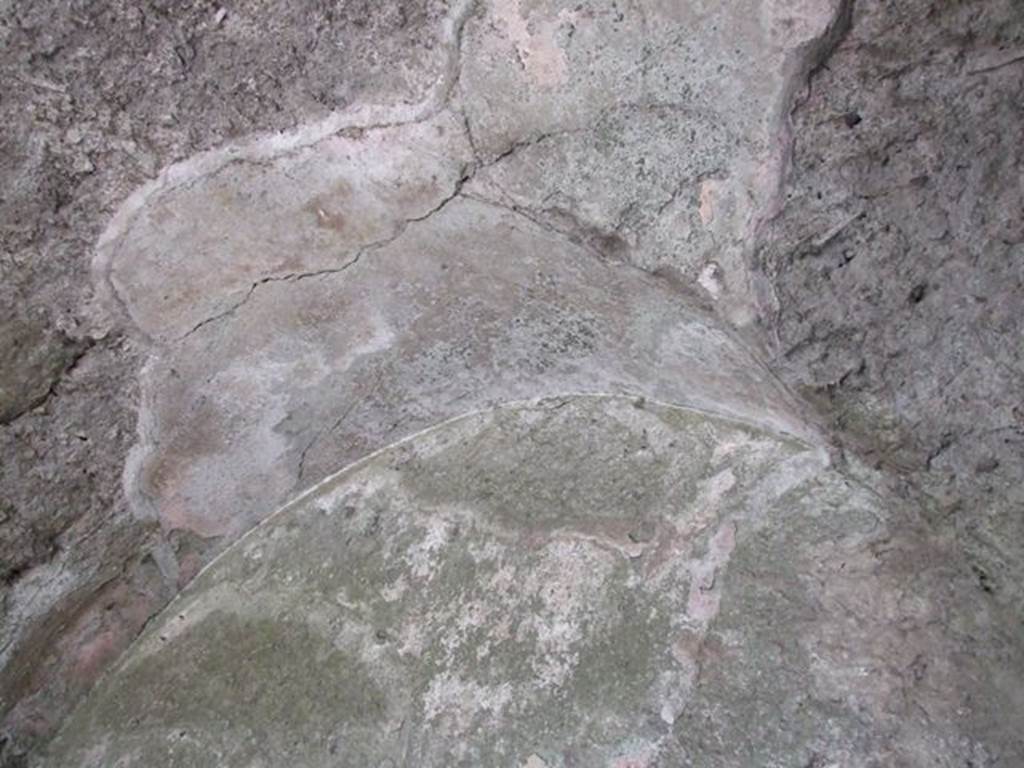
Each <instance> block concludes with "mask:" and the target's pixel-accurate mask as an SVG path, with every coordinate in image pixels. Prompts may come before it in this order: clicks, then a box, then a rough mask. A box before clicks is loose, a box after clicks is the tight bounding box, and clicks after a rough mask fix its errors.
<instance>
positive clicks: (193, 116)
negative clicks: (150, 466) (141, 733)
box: [0, 0, 450, 765]
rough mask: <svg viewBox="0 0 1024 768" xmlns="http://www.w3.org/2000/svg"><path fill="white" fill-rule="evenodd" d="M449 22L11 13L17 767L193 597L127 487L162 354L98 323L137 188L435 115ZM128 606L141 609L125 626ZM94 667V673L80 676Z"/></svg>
mask: <svg viewBox="0 0 1024 768" xmlns="http://www.w3.org/2000/svg"><path fill="white" fill-rule="evenodd" d="M448 14H449V8H448V7H447V6H446V5H444V4H431V3H423V4H416V3H408V2H402V3H362V4H356V3H346V4H344V5H339V4H336V3H329V2H317V1H316V0H311V1H310V2H296V3H291V2H290V3H268V2H246V1H243V2H232V3H230V4H226V5H224V6H221V5H218V4H216V3H213V2H208V1H207V0H197V1H195V2H192V1H186V2H178V1H176V2H173V3H167V2H145V3H138V2H134V0H132V1H131V2H127V1H125V2H121V1H115V2H108V3H103V4H100V5H96V4H91V3H86V2H78V0H43V1H42V2H33V3H29V4H25V3H6V2H4V3H0V50H2V53H0V73H2V83H3V86H2V94H0V116H2V119H3V124H4V126H5V132H4V135H3V137H2V138H0V175H2V178H3V182H4V183H3V191H2V193H0V307H3V310H2V312H0V322H2V323H3V324H4V326H3V327H4V332H3V334H2V339H0V344H2V345H3V346H2V348H0V361H3V363H2V365H0V379H2V382H3V383H2V385H0V386H2V387H3V390H4V391H3V393H2V394H0V399H2V403H3V405H2V408H3V411H4V418H3V420H2V421H5V422H6V421H7V418H8V415H10V416H11V417H12V420H11V421H10V422H9V423H4V424H0V456H2V461H0V572H2V573H3V581H2V583H0V602H2V605H3V608H2V610H0V667H2V669H3V671H2V673H0V713H2V715H0V716H2V719H3V726H2V727H0V763H6V762H8V761H10V762H12V763H13V764H15V765H16V764H18V763H19V761H20V757H19V755H20V754H21V753H22V752H23V750H24V749H25V748H26V746H27V745H30V744H32V743H34V741H35V740H36V739H37V738H39V737H40V736H43V735H45V734H47V733H49V732H51V731H52V728H53V725H54V723H56V722H58V721H59V719H60V717H61V716H62V713H63V712H65V711H66V708H67V706H68V705H70V704H71V703H73V702H74V701H75V700H76V699H77V697H78V696H79V695H80V694H81V692H82V691H83V690H86V689H87V688H88V687H89V685H91V683H92V681H93V680H94V679H95V676H96V674H98V672H99V671H101V670H102V669H103V668H104V665H105V664H106V663H109V661H110V660H111V659H113V658H116V654H117V653H118V652H119V650H120V649H121V648H123V647H124V645H125V644H126V643H127V642H128V641H129V640H130V639H131V637H133V636H134V634H135V633H137V631H138V629H139V628H140V627H141V626H142V624H143V623H144V621H145V620H146V619H147V618H148V617H149V616H151V615H152V613H153V611H155V610H157V609H158V608H159V607H160V606H161V605H162V604H164V603H165V602H166V600H167V599H168V598H169V597H170V596H171V595H172V594H173V592H174V591H175V589H176V586H175V585H174V583H173V581H172V580H170V579H169V578H167V577H166V576H164V575H163V574H161V573H160V571H159V569H158V568H157V567H156V566H155V564H154V562H153V557H152V555H151V550H152V529H153V526H152V525H150V524H148V523H143V524H140V523H139V522H138V521H137V520H136V519H135V518H134V517H133V516H132V514H131V513H130V512H129V509H128V505H127V500H126V498H125V496H124V493H123V491H122V485H121V482H120V477H121V475H122V473H123V467H124V462H125V458H126V455H127V453H128V451H129V449H130V448H131V445H132V442H133V440H134V439H135V432H136V427H135V421H136V415H135V409H136V406H137V404H138V387H137V385H136V376H137V372H138V369H139V367H140V365H141V364H142V362H143V361H144V350H140V349H139V348H138V347H137V346H136V345H135V344H134V343H133V341H132V340H131V339H128V338H125V336H124V334H123V333H122V332H121V330H120V328H118V327H117V326H114V327H111V326H110V324H109V323H106V322H97V321H96V318H95V313H93V312H91V311H90V310H89V305H90V302H91V300H92V298H93V284H92V280H91V279H90V271H91V270H90V262H91V257H92V252H93V248H94V245H95V243H96V241H97V238H98V237H99V236H100V234H101V233H102V231H103V230H104V228H105V227H106V225H107V223H108V221H109V219H110V217H111V216H112V215H113V214H114V212H115V210H116V208H117V207H118V206H119V205H120V204H121V203H122V201H123V200H125V198H126V197H127V196H128V195H129V193H130V192H131V191H132V190H134V189H136V188H137V187H139V185H141V184H143V183H144V182H147V181H148V180H149V179H151V177H153V176H154V175H155V174H157V172H158V171H159V169H160V168H161V167H163V166H165V165H167V164H170V163H173V162H176V161H180V160H183V159H185V158H187V157H189V156H191V155H193V154H194V153H196V152H202V151H204V150H208V149H211V148H213V147H219V146H222V145H223V144H224V143H225V142H231V141H235V140H238V139H241V138H243V137H248V136H249V135H250V134H251V133H252V132H253V131H266V130H278V129H288V128H293V127H294V126H296V125H297V124H299V123H302V122H304V121H306V120H310V119H314V120H318V119H322V120H329V119H330V116H331V115H333V114H335V113H336V110H337V109H339V108H345V107H351V109H353V110H356V111H358V112H359V113H360V114H364V119H366V120H369V119H371V118H372V117H373V115H374V114H375V110H376V109H377V105H386V106H388V107H389V108H390V107H391V106H392V103H393V102H398V103H400V104H401V105H404V106H403V108H404V109H406V111H407V112H408V113H409V114H410V115H414V114H416V113H417V110H418V109H420V108H421V104H420V102H421V101H428V102H429V101H430V99H431V98H432V97H433V96H434V95H435V94H434V92H435V90H436V89H437V87H438V84H439V83H440V84H442V85H443V84H444V83H445V82H446V77H447V76H448V74H449V69H448V68H449V63H450V51H449V44H448V42H447V39H446V38H445V34H446V32H445V28H444V27H445V23H446V19H447V18H448ZM399 62H400V63H401V64H400V65H397V64H398V63H399ZM69 350H70V351H73V352H74V355H75V356H76V355H78V354H80V353H82V352H84V356H83V357H81V358H80V359H79V360H78V361H77V363H76V364H74V365H72V363H74V360H75V357H74V356H72V357H71V358H70V359H69V358H68V356H67V351H69ZM9 361H14V362H13V363H11V362H9ZM40 397H42V398H43V399H42V401H40ZM26 406H27V407H28V408H29V410H27V411H26V410H25V408H26ZM154 574H155V575H154ZM112 596H117V597H119V598H124V597H126V596H127V597H129V598H130V601H133V602H134V604H135V606H136V608H135V609H134V610H132V611H128V612H127V613H124V612H122V611H120V610H108V606H109V605H110V604H111V597H112ZM80 653H85V654H86V655H88V656H89V657H90V658H91V659H93V661H91V662H90V663H88V664H86V665H85V666H84V667H83V668H82V669H81V670H79V671H75V670H76V664H77V663H78V661H77V659H78V656H79V654H80ZM15 705H18V706H17V707H16V708H15Z"/></svg>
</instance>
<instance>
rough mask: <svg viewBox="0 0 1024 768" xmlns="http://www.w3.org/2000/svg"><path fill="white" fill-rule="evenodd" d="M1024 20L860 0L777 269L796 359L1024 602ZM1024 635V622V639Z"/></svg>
mask: <svg viewBox="0 0 1024 768" xmlns="http://www.w3.org/2000/svg"><path fill="white" fill-rule="evenodd" d="M1022 57H1024V14H1022V13H1021V6H1020V3H1017V2H1013V0H1004V1H999V0H997V1H996V2H966V3H929V2H906V3H900V4H899V6H898V7H894V6H890V5H889V4H887V3H879V2H871V1H865V2H859V3H857V5H856V16H855V18H854V23H853V26H852V30H851V32H850V34H849V35H848V37H847V38H846V40H845V42H844V43H843V44H842V46H840V47H839V49H838V50H837V51H836V52H835V54H834V55H833V57H832V58H831V60H830V61H829V64H828V66H827V67H825V68H823V69H821V70H820V71H819V72H817V73H816V75H815V77H814V79H813V81H812V84H811V87H810V89H809V91H808V92H807V93H806V94H805V95H804V97H803V99H802V101H801V105H800V107H799V108H798V109H797V111H796V114H795V116H794V128H793V133H794V136H795V137H796V140H795V145H794V157H793V173H792V176H791V179H790V183H789V192H788V201H787V203H786V206H785V209H784V211H783V213H782V215H781V216H780V217H779V218H778V219H777V220H776V221H775V222H773V224H772V225H771V227H770V229H769V230H768V231H767V233H766V240H767V242H766V244H765V245H764V247H763V249H762V251H761V253H760V261H761V262H762V264H763V268H764V270H765V271H766V273H767V275H768V276H769V278H770V283H771V286H772V288H773V290H774V294H773V296H772V297H770V300H769V301H768V304H767V306H768V311H767V318H768V324H769V327H770V328H771V329H772V334H773V337H774V344H773V347H774V354H775V356H776V357H775V364H776V366H775V367H776V368H777V369H778V370H779V371H780V372H781V374H782V375H783V376H784V378H786V380H787V381H788V382H790V383H791V384H792V385H794V386H796V387H799V388H802V389H803V390H804V391H805V392H806V393H807V394H809V395H810V396H811V398H812V399H815V400H817V401H818V402H820V403H821V405H822V406H823V410H824V412H826V413H828V414H829V418H830V419H831V420H832V421H833V423H834V427H835V431H837V432H838V433H839V434H841V435H842V436H843V438H844V440H845V441H846V443H847V444H848V445H849V447H850V449H851V450H852V451H855V452H858V453H861V454H862V455H864V456H865V457H867V458H868V459H869V460H870V461H872V462H874V463H877V464H878V465H879V466H885V467H888V468H889V469H890V470H891V471H893V472H894V473H896V474H900V475H902V476H904V477H905V478H907V479H908V480H910V481H911V482H913V483H914V484H915V485H916V486H918V487H920V488H923V489H925V490H926V491H927V492H928V493H929V494H930V495H931V496H933V497H934V498H935V499H936V502H937V504H936V520H935V523H936V525H937V527H939V528H940V529H949V528H953V529H955V531H956V535H957V536H959V537H960V539H961V541H962V543H963V545H964V547H965V550H966V551H967V552H968V553H969V556H970V560H971V563H972V567H973V568H974V569H975V571H976V577H977V586H978V588H979V590H981V591H983V592H986V593H990V594H993V595H994V596H995V597H996V598H997V599H998V600H1000V601H1001V602H1003V603H1005V604H1006V605H1007V607H1008V608H1009V609H1010V610H1011V611H1012V612H1014V613H1016V615H1017V616H1020V615H1021V612H1022V610H1024V586H1022V585H1024V516H1022V515H1021V509H1022V507H1024V496H1022V489H1024V461H1022V456H1024V343H1022V339H1024V312H1022V311H1021V299H1022V297H1024V58H1022ZM1018 631H1019V630H1018Z"/></svg>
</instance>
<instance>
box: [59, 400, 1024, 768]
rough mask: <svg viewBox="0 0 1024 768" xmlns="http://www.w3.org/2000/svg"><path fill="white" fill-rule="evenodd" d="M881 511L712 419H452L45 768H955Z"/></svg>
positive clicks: (311, 506)
mask: <svg viewBox="0 0 1024 768" xmlns="http://www.w3.org/2000/svg"><path fill="white" fill-rule="evenodd" d="M886 516H887V510H886V509H885V508H884V507H883V506H882V505H881V504H880V497H879V496H878V495H877V494H876V493H874V492H872V491H870V490H869V489H867V488H865V487H863V486H859V485H858V484H856V483H851V482H850V481H848V480H847V479H845V478H843V477H842V476H841V475H840V474H838V473H836V472H835V471H833V470H831V469H829V468H828V465H827V460H826V457H825V456H824V454H823V453H822V452H821V451H820V450H817V449H812V448H809V447H808V446H806V445H803V444H801V443H799V442H798V441H794V440H788V441H787V440H780V439H779V438H777V437H775V436H773V435H771V434H769V433H765V432H763V431H760V430H757V429H754V428H751V427H748V426H744V425H741V424H737V423H735V422H730V421H728V420H724V419H721V418H717V417H710V416H708V415H707V414H704V413H699V412H695V411H691V410H686V409H679V408H672V407H667V406H663V405H660V404H656V403H652V402H650V401H645V402H640V401H637V400H635V399H629V398H607V397H572V398H555V399H550V400H546V401H541V402H539V403H535V404H526V405H520V406H513V407H507V408H502V409H498V410H496V411H488V412H484V413H479V414H475V415H471V416H467V417H461V418H459V419H456V420H455V421H452V422H448V423H446V424H445V425H443V426H440V427H437V428H434V429H432V430H429V431H427V432H425V433H421V434H419V435H417V436H415V437H414V438H412V439H410V440H407V441H404V442H401V443H399V444H398V445H396V446H393V447H391V448H389V449H387V450H386V451H383V452H380V453H377V454H374V455H373V456H371V457H370V458H368V459H365V460H363V461H361V462H359V463H357V464H356V465H355V466H353V467H352V468H350V469H348V470H345V471H343V472H342V473H340V474H339V475H337V476H335V477H333V478H331V479H330V480H329V481H327V482H325V483H323V484H321V485H320V486H318V487H317V488H316V490H314V491H313V492H311V493H309V494H307V495H305V496H304V497H303V498H301V499H300V500H299V501H297V502H296V503H294V504H291V505H289V506H288V507H287V508H285V509H284V510H283V511H282V512H280V513H279V514H277V515H275V516H274V517H272V518H271V519H269V520H268V521H267V522H266V523H265V524H264V525H262V526H260V527H259V528H258V529H256V530H255V531H253V532H252V533H251V534H250V535H248V536H246V537H245V538H243V539H242V540H241V541H239V542H238V543H236V544H235V545H234V546H232V547H231V548H230V549H229V550H228V551H227V552H225V553H224V554H223V555H222V556H221V557H220V558H219V559H218V560H216V561H215V562H214V563H213V564H212V565H211V566H210V567H209V568H208V569H206V570H205V571H204V572H203V573H202V574H201V575H200V576H199V577H197V578H196V579H195V580H194V581H193V583H192V585H191V586H190V587H189V588H188V589H187V590H186V591H185V592H184V593H183V594H182V596H181V597H180V598H179V599H178V600H176V601H175V602H174V603H173V604H172V606H170V608H169V609H168V610H167V611H166V612H165V613H164V614H162V616H161V617H160V618H159V619H158V620H157V621H155V622H154V623H153V624H151V625H150V626H149V627H147V629H146V631H145V632H144V633H143V635H142V637H141V638H140V640H139V642H138V643H137V644H136V645H135V646H134V647H133V649H132V650H131V652H130V653H129V654H128V655H127V656H126V657H125V659H124V660H123V661H122V662H121V663H120V664H119V665H118V666H117V668H116V670H115V671H114V672H113V673H112V674H111V675H110V676H109V677H107V678H106V679H105V680H104V681H103V682H102V683H101V684H100V685H99V687H98V689H97V691H96V693H95V694H94V695H93V696H92V697H91V698H90V700H89V702H88V703H87V704H86V705H85V706H84V707H82V708H81V709H80V710H79V711H78V712H77V713H76V714H75V715H74V717H73V719H72V720H71V721H70V722H69V724H68V726H67V727H66V728H65V730H64V731H63V733H62V734H61V736H60V737H59V738H58V739H57V741H56V742H55V744H54V747H53V749H52V752H51V754H50V756H49V757H48V759H46V760H44V761H43V762H42V763H41V765H54V766H56V765H62V766H63V765H69V764H74V765H79V766H82V768H91V767H93V766H95V767H96V768H98V767H99V766H106V765H113V764H117V765H121V766H125V767H126V768H127V766H154V767H155V766H201V765H209V764H210V763H211V762H215V763H216V764H217V765H223V766H236V765H237V766H250V765H254V764H255V765H277V764H281V763H282V762H285V761H298V762H300V763H301V764H303V765H309V766H320V765H322V766H328V765H329V766H365V765H382V764H384V765H413V764H415V765H467V766H469V765H512V766H527V765H531V764H532V765H545V766H552V767H553V766H559V767H562V766H570V765H588V766H627V765H632V766H637V765H638V766H655V765H701V766H709V765H711V766H719V765H721V766H727V765H728V766H731V765H782V764H797V765H807V764H814V763H815V762H817V763H818V764H821V765H874V764H883V763H884V764H891V765H894V764H901V765H909V764H913V765H925V764H928V765H954V764H957V765H963V764H965V763H964V762H962V759H964V758H966V759H967V760H970V759H971V758H972V756H973V755H974V754H975V750H976V749H977V746H976V745H975V744H973V743H972V742H971V740H970V738H969V736H968V734H967V733H966V732H965V731H966V729H965V728H963V724H962V722H960V721H959V716H961V715H962V714H963V711H962V710H960V711H959V712H958V711H957V709H956V705H957V703H960V704H962V701H961V702H956V701H950V702H946V707H945V709H944V710H942V711H937V712H933V713H931V717H929V718H927V719H924V718H921V717H920V716H919V715H917V714H912V713H909V712H907V707H906V704H905V701H903V700H902V699H903V697H904V696H905V695H906V683H905V679H904V676H903V670H916V671H915V672H914V674H919V675H920V676H922V677H923V676H924V675H925V674H927V675H928V676H929V679H930V680H932V681H935V680H936V679H937V678H942V679H943V680H944V681H949V682H959V681H960V680H961V679H963V678H964V677H965V676H964V675H963V670H958V669H955V668H953V667H952V666H951V665H950V664H949V662H948V661H946V660H945V659H940V660H939V661H938V663H937V665H935V666H930V663H929V662H924V661H922V659H923V658H924V657H923V656H922V655H921V654H922V653H929V654H930V653H931V652H934V651H935V650H936V647H938V648H939V649H942V645H943V643H944V642H948V641H946V640H945V638H944V631H945V628H941V629H939V630H931V631H921V630H920V629H919V628H918V627H919V626H920V625H927V624H928V623H930V622H932V621H934V620H936V619H937V618H939V617H938V616H937V615H936V614H935V610H936V607H935V606H933V605H931V604H930V603H929V602H928V601H927V600H926V599H924V597H923V596H921V595H917V596H912V595H910V594H908V593H907V592H906V590H905V589H904V588H903V586H902V585H900V584H899V583H898V582H895V581H894V580H893V579H892V578H891V574H889V573H887V572H886V570H885V569H884V568H879V567H878V566H879V561H878V554H877V551H878V548H880V547H881V546H882V545H884V544H885V543H886V542H888V541H889V540H890V539H891V534H890V532H889V530H888V528H887V525H886V523H885V517H886ZM868 636H869V637H870V641H869V642H866V643H865V642H863V641H864V640H865V639H866V638H867V637H868ZM854 640H856V642H852V641H854ZM928 658H929V659H930V658H931V656H930V655H929V656H928ZM912 677H913V676H911V678H912ZM966 693H967V691H964V692H963V693H962V694H961V695H964V694H966ZM1018 698H1019V696H1018ZM1015 703H1018V704H1019V703H1020V702H1015ZM780 722H781V723H785V727H782V728H780V727H777V726H773V725H772V724H773V723H775V724H778V723H780ZM951 756H956V759H957V760H961V762H956V763H954V762H952V761H951V760H950V757H951ZM531 761H532V763H531ZM906 761H910V762H906Z"/></svg>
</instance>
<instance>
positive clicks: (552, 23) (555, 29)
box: [494, 0, 576, 88]
mask: <svg viewBox="0 0 1024 768" xmlns="http://www.w3.org/2000/svg"><path fill="white" fill-rule="evenodd" d="M494 11H495V13H496V14H497V15H498V18H499V19H500V20H501V21H502V22H503V23H504V25H505V31H506V34H507V35H508V38H509V39H510V40H511V41H512V44H513V45H514V46H515V49H516V54H517V55H518V57H519V61H520V63H521V64H522V67H523V69H524V70H525V71H526V74H527V75H528V76H529V78H530V79H531V80H532V81H533V83H534V84H535V85H537V86H539V87H540V88H554V87H557V86H559V85H562V84H564V83H565V82H566V81H567V80H568V79H569V62H568V60H567V58H566V55H565V51H564V50H563V49H562V47H561V46H560V45H559V44H558V40H557V35H558V33H559V30H561V29H562V27H563V26H566V25H569V24H572V23H573V22H574V21H575V20H576V12H575V11H568V10H564V9H563V10H561V11H559V13H558V15H557V16H556V17H555V18H554V19H538V18H536V17H535V16H534V15H533V14H530V15H529V16H526V17H524V16H523V12H522V8H521V3H520V0H498V2H496V3H495V9H494Z"/></svg>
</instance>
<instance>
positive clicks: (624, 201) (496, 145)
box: [459, 0, 843, 323]
mask: <svg viewBox="0 0 1024 768" xmlns="http://www.w3.org/2000/svg"><path fill="white" fill-rule="evenodd" d="M842 8H843V3H842V2H840V1H839V0H828V1H827V2H818V3H808V2H792V1H788V2H787V1H785V0H764V1H762V0H744V2H739V3H721V2H718V0H707V1H706V2H705V1H702V0H697V1H692V2H664V1H663V0H600V1H599V2H593V3H585V4H579V3H575V2H568V0H536V1H528V0H496V1H495V2H490V3H485V4H483V6H482V9H481V12H480V13H479V14H478V15H477V16H476V17H475V18H473V19H471V20H470V22H469V23H468V25H467V28H466V33H465V40H464V43H463V70H462V77H461V79H460V83H459V84H460V92H461V95H462V100H463V103H464V105H465V111H466V116H467V121H468V125H469V128H470V129H471V132H472V134H473V137H474V146H475V147H476V148H477V149H478V151H479V152H480V153H481V155H482V156H483V158H484V159H485V160H490V159H492V158H496V157H502V156H503V155H506V154H507V153H509V152H511V155H509V156H508V157H507V158H506V159H505V160H504V161H503V162H502V163H501V164H500V165H499V166H497V167H496V168H495V170H494V171H493V172H490V173H487V174H482V175H481V176H480V177H479V178H478V179H477V180H476V182H475V186H474V188H476V187H479V188H480V189H482V190H485V191H486V193H487V194H490V195H501V196H504V197H505V198H506V199H507V200H509V201H510V202H513V203H514V204H515V205H517V206H519V207H522V208H524V209H528V210H530V211H532V212H533V213H535V214H536V215H537V216H539V217H541V218H542V219H544V220H545V221H547V222H549V223H551V224H553V225H555V226H559V227H562V228H564V229H566V230H580V229H582V230H584V231H590V230H593V231H595V232H596V233H598V235H599V238H603V243H602V244H603V245H604V246H605V247H606V248H607V250H608V251H609V252H610V253H611V254H613V255H616V256H619V257H621V258H626V259H628V260H630V261H631V262H633V263H635V264H638V265H640V266H642V267H644V268H645V269H657V268H663V269H671V270H673V271H675V272H678V273H680V276H681V277H682V279H683V280H684V281H685V282H686V283H687V284H688V285H690V286H692V288H693V289H694V290H695V292H698V293H702V292H704V291H706V295H707V296H710V298H711V299H714V300H719V299H721V300H722V308H723V310H724V311H725V312H726V313H727V314H728V315H729V316H730V318H732V319H734V320H736V321H738V322H741V323H742V322H746V321H749V320H750V319H751V317H752V315H751V314H750V311H749V305H750V304H751V301H752V295H751V291H752V288H751V286H750V285H749V283H748V273H747V269H748V266H747V264H746V263H745V258H746V256H747V254H748V251H749V243H750V238H751V237H752V236H753V234H754V232H755V230H756V228H757V227H758V225H759V222H760V220H761V219H762V218H763V217H764V216H766V215H768V213H769V212H770V211H771V210H773V209H774V207H775V206H776V205H777V203H778V199H777V198H778V186H779V184H780V181H781V173H782V170H783V164H784V160H785V158H784V154H785V151H784V146H783V144H782V143H780V142H779V141H778V139H779V136H780V133H781V132H782V130H783V125H784V120H785V116H786V113H787V111H788V109H789V102H790V100H791V97H792V93H793V90H794V89H795V88H796V87H797V81H799V80H800V79H801V78H802V75H803V73H805V71H806V68H807V67H808V66H809V65H806V66H805V63H804V61H803V60H805V59H809V58H812V57H813V55H814V50H815V45H816V44H817V43H818V42H819V41H820V40H821V39H823V38H825V37H827V36H828V35H829V34H830V32H831V30H832V29H833V27H834V25H835V23H836V21H837V18H838V17H839V16H840V15H841V10H842ZM521 147H528V148H529V151H522V150H519V151H516V150H517V149H518V148H521ZM702 273H703V274H704V276H705V279H704V280H703V281H701V280H700V279H699V278H700V275H701V274H702ZM702 289H703V290H702Z"/></svg>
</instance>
